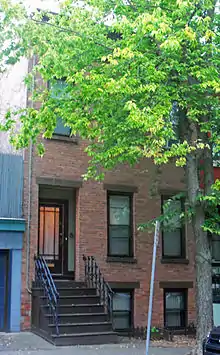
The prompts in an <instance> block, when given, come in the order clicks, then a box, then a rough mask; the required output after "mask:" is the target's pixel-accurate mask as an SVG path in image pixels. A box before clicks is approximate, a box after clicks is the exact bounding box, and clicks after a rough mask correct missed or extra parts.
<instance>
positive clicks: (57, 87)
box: [50, 79, 71, 137]
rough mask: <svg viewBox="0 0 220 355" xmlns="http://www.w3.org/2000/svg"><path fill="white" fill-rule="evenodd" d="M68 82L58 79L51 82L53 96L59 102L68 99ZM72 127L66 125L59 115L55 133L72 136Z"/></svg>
mask: <svg viewBox="0 0 220 355" xmlns="http://www.w3.org/2000/svg"><path fill="white" fill-rule="evenodd" d="M66 88H67V84H66V82H65V80H62V79H60V80H56V81H55V82H53V83H50V90H51V97H52V98H53V99H56V100H57V102H59V100H65V99H68V93H67V92H66ZM70 133H71V131H70V128H69V127H66V126H65V125H64V122H63V120H62V118H61V117H57V125H56V128H55V130H54V134H56V135H60V136H67V137H69V136H70Z"/></svg>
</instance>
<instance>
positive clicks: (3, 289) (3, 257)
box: [0, 250, 9, 331]
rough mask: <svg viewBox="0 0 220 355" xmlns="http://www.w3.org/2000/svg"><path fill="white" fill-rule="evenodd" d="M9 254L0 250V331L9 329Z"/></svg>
mask: <svg viewBox="0 0 220 355" xmlns="http://www.w3.org/2000/svg"><path fill="white" fill-rule="evenodd" d="M8 259H9V258H8V252H7V251H2V250H0V331H7V328H8V324H7V323H8V297H9V294H8V264H9V263H8Z"/></svg>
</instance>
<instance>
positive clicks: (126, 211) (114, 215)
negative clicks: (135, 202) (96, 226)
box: [109, 196, 130, 226]
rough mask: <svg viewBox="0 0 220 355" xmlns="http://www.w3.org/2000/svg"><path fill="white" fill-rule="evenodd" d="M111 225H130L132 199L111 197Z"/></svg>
mask: <svg viewBox="0 0 220 355" xmlns="http://www.w3.org/2000/svg"><path fill="white" fill-rule="evenodd" d="M109 204H110V206H109V208H110V221H109V223H110V225H125V226H127V225H129V224H130V198H129V196H110V201H109Z"/></svg>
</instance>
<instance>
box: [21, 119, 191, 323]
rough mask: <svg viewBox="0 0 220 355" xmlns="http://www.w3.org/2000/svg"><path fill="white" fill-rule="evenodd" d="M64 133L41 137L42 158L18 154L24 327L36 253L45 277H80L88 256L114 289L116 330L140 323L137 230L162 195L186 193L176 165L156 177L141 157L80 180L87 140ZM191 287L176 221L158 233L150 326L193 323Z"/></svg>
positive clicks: (141, 262)
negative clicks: (96, 177)
mask: <svg viewBox="0 0 220 355" xmlns="http://www.w3.org/2000/svg"><path fill="white" fill-rule="evenodd" d="M69 133H70V132H69V129H68V128H67V127H64V126H63V124H62V122H60V121H59V122H58V125H57V127H56V130H55V132H54V135H53V138H52V139H51V140H45V142H44V143H45V148H46V153H45V155H44V157H43V158H40V157H39V156H38V155H37V154H36V152H35V149H34V147H31V148H30V150H29V151H26V153H25V163H24V164H25V183H24V213H25V218H26V220H27V232H26V233H25V236H24V249H23V292H22V324H23V329H27V328H29V327H30V325H31V294H30V293H29V292H28V291H27V288H31V281H32V280H33V279H34V274H35V269H34V255H36V254H40V255H44V256H45V259H46V260H47V263H48V265H49V267H50V270H51V272H52V274H54V275H59V276H60V275H63V276H64V277H66V278H71V279H75V280H83V277H84V264H83V254H85V255H92V256H94V257H95V258H96V261H97V264H98V265H99V267H100V269H101V272H102V274H103V275H104V277H105V279H106V280H107V281H108V282H109V284H110V286H111V287H112V289H113V291H114V292H115V296H114V297H115V300H114V303H115V306H114V307H113V308H115V311H114V312H113V314H114V321H113V323H114V325H115V328H117V329H119V330H126V329H127V328H129V327H131V326H135V327H137V326H146V323H147V309H148V296H149V285H150V276H151V261H152V247H153V234H152V233H150V232H149V231H145V232H140V231H138V229H137V227H138V225H139V224H140V223H144V222H146V221H148V220H150V219H152V218H153V217H155V216H158V215H159V214H160V213H161V208H162V204H163V202H164V201H165V200H166V199H167V198H168V197H171V196H172V195H174V194H176V193H177V192H181V191H184V190H185V186H184V182H183V181H184V176H183V170H182V169H181V168H176V167H175V166H172V165H170V166H167V167H165V168H163V169H162V170H161V171H160V173H159V174H157V173H156V171H155V167H154V165H153V164H152V163H151V162H150V161H142V162H141V163H140V164H138V165H136V166H135V167H134V168H130V167H128V166H120V167H118V168H116V169H115V170H114V171H112V172H109V173H107V175H106V177H105V180H104V181H103V182H94V181H88V182H84V181H83V180H82V175H83V174H84V173H85V171H86V168H87V164H88V157H87V156H86V154H85V153H84V149H85V147H86V143H85V142H83V141H82V140H81V139H79V138H76V137H70V136H69ZM155 181H156V183H155ZM182 207H183V206H182V205H181V202H179V203H178V202H177V204H176V205H175V208H180V209H181V208H182ZM51 238H52V239H53V241H52V240H51ZM27 248H28V249H27ZM28 255H29V258H30V259H29V260H30V261H29V263H27V260H26V259H27V256H28ZM27 267H28V270H27ZM55 277H56V276H55ZM27 278H28V281H27ZM27 284H29V287H26V286H27ZM194 286H195V273H194V244H193V240H192V232H191V227H190V226H185V227H181V225H180V224H179V223H178V221H177V229H176V230H175V231H173V232H172V233H171V232H165V233H163V235H161V237H160V243H159V247H158V252H157V265H156V281H155V294H154V308H153V321H152V325H155V326H171V327H185V326H186V325H187V324H189V323H192V322H194V321H195V292H194ZM29 291H30V290H29Z"/></svg>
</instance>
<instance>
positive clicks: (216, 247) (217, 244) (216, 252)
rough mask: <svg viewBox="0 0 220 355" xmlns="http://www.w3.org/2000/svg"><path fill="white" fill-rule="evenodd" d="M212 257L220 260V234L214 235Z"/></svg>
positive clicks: (214, 259)
mask: <svg viewBox="0 0 220 355" xmlns="http://www.w3.org/2000/svg"><path fill="white" fill-rule="evenodd" d="M212 259H213V261H218V262H220V236H219V235H217V234H214V235H212Z"/></svg>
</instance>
